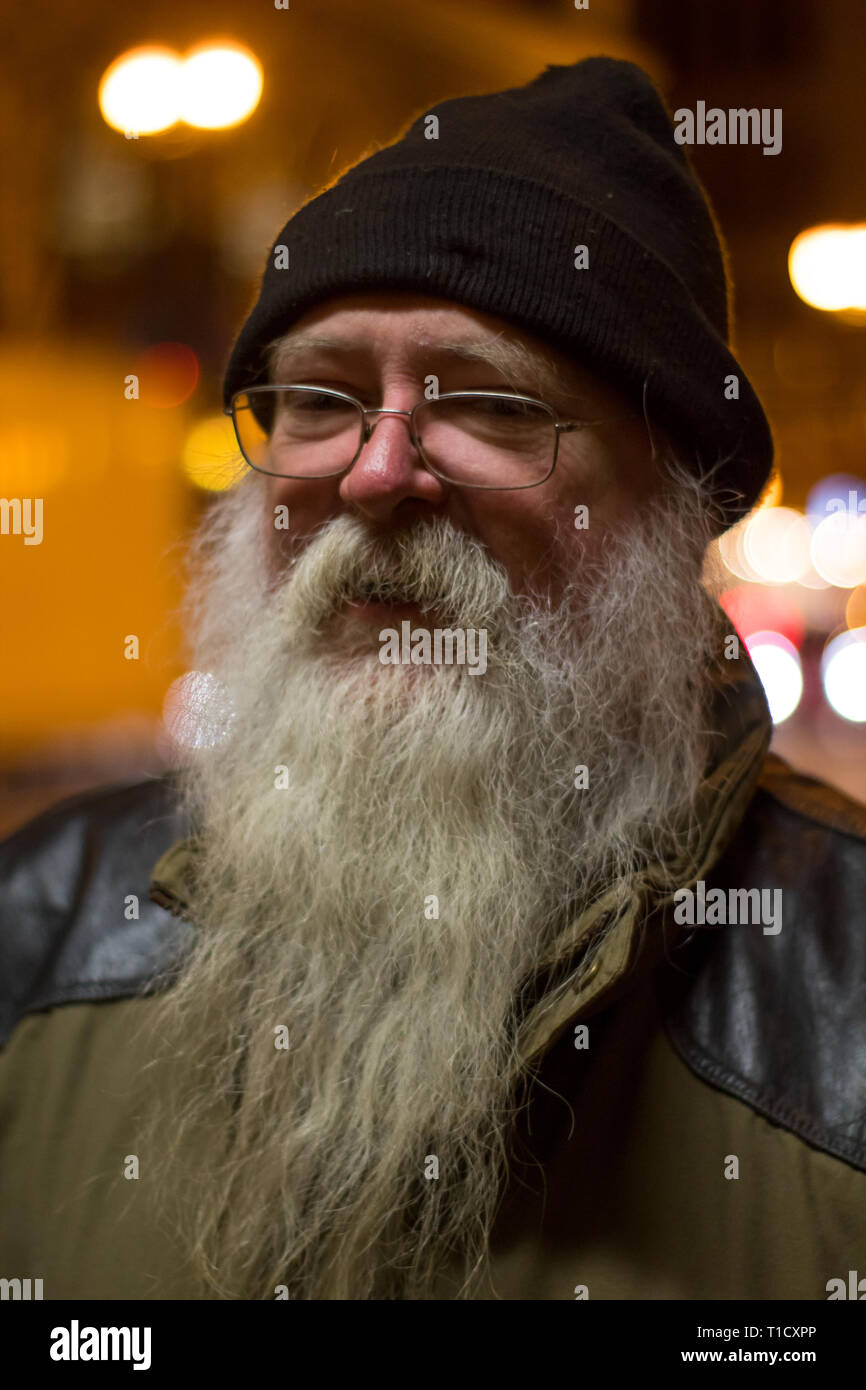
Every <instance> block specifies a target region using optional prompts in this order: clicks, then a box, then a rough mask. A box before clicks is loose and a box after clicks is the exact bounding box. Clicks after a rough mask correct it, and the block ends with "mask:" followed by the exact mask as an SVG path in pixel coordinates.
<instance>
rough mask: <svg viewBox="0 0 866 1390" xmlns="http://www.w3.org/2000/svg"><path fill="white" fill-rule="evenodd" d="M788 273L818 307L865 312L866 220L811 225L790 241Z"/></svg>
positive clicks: (803, 295)
mask: <svg viewBox="0 0 866 1390" xmlns="http://www.w3.org/2000/svg"><path fill="white" fill-rule="evenodd" d="M788 274H789V275H790V277H791V284H792V285H793V286H794V289H795V290H796V291H797V294H798V295H799V296H800V298H801V299H803V300H805V302H806V303H807V304H811V305H812V307H813V308H815V309H825V310H828V311H836V312H838V311H839V310H846V309H856V310H862V311H864V312H866V223H858V222H853V223H848V224H828V225H826V226H822V227H810V228H809V229H808V231H805V232H801V233H800V235H799V236H798V237H795V238H794V241H793V242H792V243H791V249H790V251H789V252H788Z"/></svg>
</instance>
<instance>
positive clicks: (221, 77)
mask: <svg viewBox="0 0 866 1390" xmlns="http://www.w3.org/2000/svg"><path fill="white" fill-rule="evenodd" d="M261 94H262V69H261V66H260V64H259V63H258V61H257V60H256V59H255V58H254V57H253V55H252V53H250V51H249V49H246V48H243V47H241V45H240V44H219V45H215V44H201V45H199V47H198V48H195V49H193V51H192V52H191V53H190V54H189V55H188V57H187V58H186V59H185V60H184V63H183V73H182V80H181V96H180V116H181V119H182V120H184V121H186V123H187V125H193V126H198V127H199V128H201V129H203V130H224V129H225V128H226V127H227V126H233V125H239V124H240V123H241V121H245V120H246V119H247V117H248V116H250V115H251V114H252V112H253V111H255V109H256V107H257V106H258V104H259V98H260V97H261Z"/></svg>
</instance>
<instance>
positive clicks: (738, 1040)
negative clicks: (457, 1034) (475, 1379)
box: [0, 661, 866, 1299]
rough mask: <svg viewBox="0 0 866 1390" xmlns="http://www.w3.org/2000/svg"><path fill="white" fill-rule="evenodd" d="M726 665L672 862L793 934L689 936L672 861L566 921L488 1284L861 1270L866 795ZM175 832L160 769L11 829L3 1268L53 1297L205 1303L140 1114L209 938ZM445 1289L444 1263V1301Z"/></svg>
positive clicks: (776, 1282) (526, 1058)
mask: <svg viewBox="0 0 866 1390" xmlns="http://www.w3.org/2000/svg"><path fill="white" fill-rule="evenodd" d="M737 665H738V669H737V671H736V672H735V673H732V675H731V678H730V681H729V682H728V683H727V684H726V685H724V686H720V690H719V700H718V727H719V732H720V734H721V736H722V737H721V739H720V749H719V755H718V758H717V760H716V761H715V765H714V766H713V768H712V770H711V771H710V773H709V775H708V777H707V779H706V781H705V783H704V785H703V789H702V813H701V814H702V826H703V837H702V842H701V845H700V848H699V851H698V853H697V855H696V856H695V857H694V858H693V859H692V860H691V861H690V862H688V863H683V864H682V865H680V866H677V875H676V881H678V882H679V883H681V884H682V885H683V887H686V886H689V885H691V886H693V887H695V888H696V893H697V891H698V889H697V887H696V886H697V885H698V884H701V883H703V884H704V885H705V887H704V892H705V894H706V901H707V902H709V901H710V897H709V894H710V892H711V890H712V889H713V888H716V889H720V890H721V893H722V895H723V897H724V900H725V901H730V899H731V893H732V892H735V891H736V890H739V889H752V888H757V889H760V890H764V891H765V892H768V899H767V900H768V901H770V900H771V897H770V894H771V893H772V892H776V891H777V890H781V892H782V899H781V902H782V904H783V914H782V918H781V922H782V925H781V930H776V929H775V928H771V929H769V930H768V929H767V928H766V921H767V919H766V918H764V919H763V922H764V924H765V925H761V924H758V923H757V922H755V921H754V920H753V921H751V922H742V921H741V922H740V923H739V924H734V925H727V926H718V927H715V928H714V927H712V926H710V925H708V926H706V927H701V926H700V925H699V924H696V925H695V926H694V927H693V928H692V927H690V926H688V925H683V923H682V922H681V921H679V920H678V918H677V915H676V914H678V913H679V914H680V915H681V914H682V912H683V911H684V909H683V908H682V907H678V906H677V904H678V903H682V901H683V899H682V898H676V899H674V898H673V897H672V896H671V894H670V892H669V891H668V892H667V894H666V893H665V891H664V890H663V889H662V888H661V887H660V885H661V883H662V876H661V874H660V873H659V872H658V870H656V871H651V872H649V873H647V874H645V875H643V876H642V877H641V878H640V879H636V880H635V881H634V882H633V884H632V885H631V898H630V902H629V905H628V908H627V910H625V911H620V912H619V915H618V916H617V915H616V913H615V912H614V911H613V909H612V906H611V903H612V899H611V900H610V901H608V902H605V901H602V902H599V903H596V904H595V905H594V907H593V908H592V909H591V910H590V911H588V912H586V913H584V915H583V916H581V917H580V918H579V919H578V920H576V921H574V922H572V923H571V924H570V926H569V927H568V930H567V931H565V932H564V933H563V934H562V937H561V938H560V940H559V941H558V942H557V945H556V950H555V952H553V953H552V954H551V957H550V960H549V962H548V964H550V965H551V966H553V965H556V966H558V967H560V968H559V969H558V970H557V971H555V972H554V974H553V978H555V979H557V980H558V981H559V984H558V985H557V987H556V988H555V989H546V988H541V989H540V990H539V991H538V993H537V996H536V998H535V1000H534V1002H533V1003H532V1004H531V1006H530V1011H529V1013H528V1014H527V1016H526V1018H525V1023H524V1029H523V1034H522V1036H523V1037H524V1047H523V1057H522V1070H521V1076H522V1077H523V1078H524V1079H525V1080H527V1079H528V1084H529V1086H530V1101H529V1105H528V1107H527V1109H526V1110H525V1112H524V1118H523V1120H522V1121H521V1124H520V1128H519V1132H518V1134H517V1135H516V1137H515V1140H514V1144H513V1156H512V1163H511V1169H510V1178H509V1185H508V1188H507V1191H506V1192H505V1193H504V1197H503V1203H502V1206H501V1209H500V1211H499V1215H498V1217H497V1221H496V1224H495V1226H494V1230H493V1235H492V1242H491V1249H492V1258H491V1262H490V1268H489V1270H488V1271H487V1272H486V1273H485V1274H484V1275H483V1276H480V1277H479V1279H478V1281H477V1283H476V1285H475V1286H474V1287H473V1289H472V1296H474V1297H477V1298H503V1299H573V1298H585V1297H588V1298H590V1299H693V1298H696V1299H742V1298H755V1299H825V1298H828V1297H831V1296H840V1295H839V1294H838V1293H837V1292H836V1291H837V1290H838V1289H839V1288H840V1287H842V1286H843V1285H844V1286H845V1287H846V1288H847V1287H848V1286H849V1285H851V1286H852V1287H853V1286H854V1285H855V1284H856V1281H851V1280H850V1279H849V1272H850V1271H856V1272H857V1277H858V1278H861V1277H866V994H864V978H866V970H864V958H866V809H864V808H863V807H861V806H859V805H857V804H856V803H854V802H852V801H850V800H849V799H848V798H846V797H844V796H842V795H841V794H840V793H837V792H834V791H832V790H831V789H830V788H828V787H824V786H823V785H822V784H820V783H818V782H815V781H813V780H812V779H810V778H806V777H802V776H800V775H798V774H797V773H795V772H793V771H792V770H791V769H790V768H788V767H787V765H786V764H784V763H783V762H782V761H781V760H780V759H778V758H776V757H774V756H773V755H769V754H768V753H767V748H768V743H769V737H770V721H769V716H768V712H767V709H766V703H765V701H764V698H763V694H762V692H761V689H760V685H759V683H758V681H757V677H756V676H755V673H754V670H753V668H752V667H751V666H750V665H749V663H748V661H745V662H741V663H738V664H737ZM186 830H187V827H185V826H184V824H183V822H182V820H181V818H180V815H179V813H178V811H177V809H176V803H175V800H174V789H173V787H172V783H171V779H170V778H167V779H153V780H151V781H149V782H145V783H141V784H138V785H136V786H133V787H120V788H114V789H109V790H107V791H99V792H96V793H89V794H86V795H84V796H81V797H77V798H74V799H72V800H70V801H68V802H65V803H63V804H61V805H60V806H57V807H54V808H52V809H51V810H50V811H48V812H46V813H44V814H43V815H42V816H40V817H39V818H37V820H35V821H33V822H31V823H30V824H29V825H27V826H25V827H24V828H23V829H22V830H20V831H18V832H17V833H16V834H15V835H13V836H12V838H11V839H10V840H8V841H7V842H6V844H5V845H3V846H0V884H2V893H0V980H2V986H3V987H2V999H0V1044H2V1045H3V1050H2V1052H0V1278H7V1279H9V1278H21V1279H25V1278H31V1279H36V1278H40V1279H42V1280H43V1289H44V1297H45V1298H48V1299H51V1298H85V1299H95V1298H108V1299H115V1298H116V1299H138V1298H144V1299H175V1298H180V1299H183V1298H189V1297H192V1296H194V1295H193V1294H192V1292H191V1289H192V1285H191V1283H190V1279H189V1272H188V1270H187V1268H186V1265H185V1261H184V1256H183V1253H182V1251H181V1249H180V1247H179V1243H178V1240H177V1238H176V1236H175V1234H174V1232H173V1231H172V1230H171V1229H168V1228H167V1227H166V1225H165V1221H164V1218H162V1217H160V1216H159V1215H158V1214H157V1203H156V1201H155V1197H156V1194H155V1193H154V1191H153V1187H152V1184H151V1183H150V1180H149V1172H150V1155H149V1154H148V1153H147V1151H146V1148H145V1147H144V1145H145V1140H144V1137H143V1135H144V1131H143V1128H142V1117H143V1116H144V1115H145V1114H146V1113H147V1111H148V1108H149V1088H151V1087H152V1086H153V1085H154V1082H153V1079H152V1072H151V1071H150V1070H149V1069H148V1067H147V1061H148V1059H149V1057H150V1055H151V1052H152V1049H153V1047H154V1045H155V1040H154V1038H153V1036H152V1032H151V1029H150V1020H151V1019H152V1016H153V1008H154V1004H153V998H152V996H151V995H149V994H148V993H147V981H148V980H149V978H150V977H151V976H152V973H153V970H154V967H155V965H157V964H158V963H159V962H164V961H165V960H167V959H168V958H169V957H170V956H171V954H172V952H173V951H174V950H176V949H177V948H178V946H180V945H182V943H183V941H184V940H185V939H186V936H187V934H188V933H190V932H192V931H196V930H200V929H206V928H200V927H198V926H193V925H192V924H191V923H189V922H188V921H186V920H185V918H184V884H185V881H186V875H187V874H188V873H189V870H190V866H191V863H192V861H193V858H194V852H195V850H194V845H193V844H192V842H191V841H189V840H187V838H186V833H185V832H186ZM133 898H134V900H135V901H136V902H137V903H138V904H139V905H140V907H139V911H138V915H137V916H136V915H135V914H134V913H132V914H131V913H130V909H129V903H130V901H131V900H132V899H133ZM695 900H696V899H695ZM717 901H719V899H717ZM642 923H643V924H644V928H643V930H641V924H642ZM599 940H602V943H603V944H602V946H601V949H600V950H599V949H596V947H597V943H598V941H599ZM563 967H564V968H563ZM544 978H545V975H544V973H543V972H542V974H541V975H540V976H539V979H541V980H543V979H544ZM563 978H564V980H565V983H562V980H563ZM517 1080H518V1077H515V1081H517ZM166 1142H170V1137H169V1136H167V1139H166ZM133 1156H134V1157H135V1158H137V1160H138V1164H137V1171H138V1176H137V1177H132V1176H130V1174H131V1173H132V1172H133V1171H135V1168H136V1165H135V1164H131V1163H130V1159H131V1157H133ZM834 1281H841V1284H839V1283H836V1282H834ZM456 1288H457V1283H456V1280H455V1274H454V1271H451V1270H448V1269H443V1270H442V1272H441V1284H440V1287H439V1289H438V1290H437V1291H436V1292H437V1296H441V1297H443V1298H452V1297H454V1296H455V1292H456ZM845 1296H847V1295H845ZM863 1296H866V1282H864V1284H863Z"/></svg>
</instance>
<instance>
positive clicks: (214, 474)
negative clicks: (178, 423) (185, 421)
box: [182, 415, 246, 492]
mask: <svg viewBox="0 0 866 1390" xmlns="http://www.w3.org/2000/svg"><path fill="white" fill-rule="evenodd" d="M182 458H183V471H184V473H185V474H186V476H187V477H188V478H189V480H190V482H191V483H194V484H195V486H196V487H200V488H203V489H204V490H205V491H206V492H225V491H227V490H228V489H229V488H230V487H231V486H232V484H233V483H235V482H236V481H237V479H238V478H239V477H240V475H241V473H243V472H244V470H245V468H246V464H245V463H244V460H243V456H242V454H241V452H240V450H239V449H238V442H237V440H236V439H235V432H234V429H233V428H232V423H231V420H229V418H228V416H226V415H209V416H208V417H207V418H206V419H204V420H199V421H198V422H197V423H196V424H195V425H193V427H192V429H191V430H190V432H189V434H188V435H187V437H186V439H185V441H184V446H183V455H182Z"/></svg>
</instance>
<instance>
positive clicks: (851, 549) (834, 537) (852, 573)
mask: <svg viewBox="0 0 866 1390" xmlns="http://www.w3.org/2000/svg"><path fill="white" fill-rule="evenodd" d="M811 550H812V564H813V565H814V567H815V569H816V570H817V571H818V573H819V574H820V575H821V577H822V579H826V580H827V582H828V583H829V584H835V585H837V586H838V587H839V588H840V589H853V588H854V587H855V585H857V584H862V583H863V582H864V581H866V515H863V516H852V515H851V514H850V513H848V512H834V513H832V514H831V515H830V516H828V517H826V518H825V519H824V521H822V522H821V523H820V524H819V525H818V526H816V527H815V530H814V531H813V533H812V547H811Z"/></svg>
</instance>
